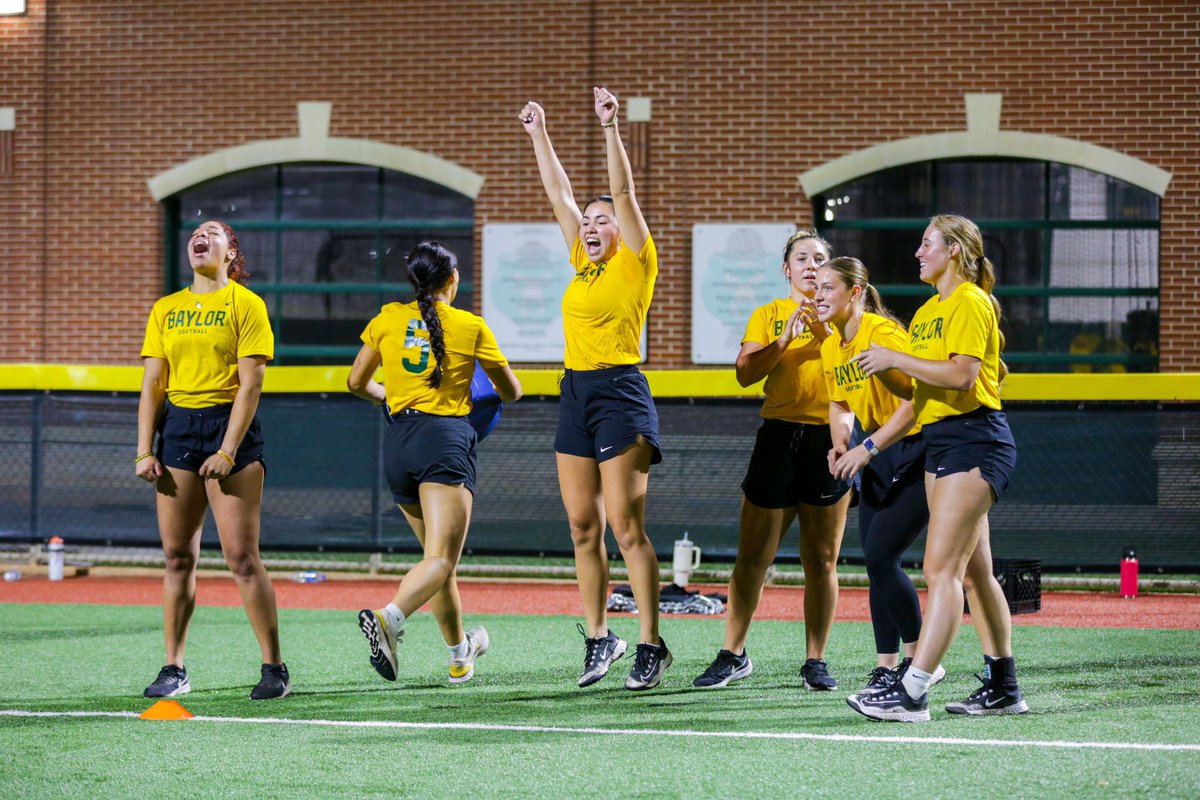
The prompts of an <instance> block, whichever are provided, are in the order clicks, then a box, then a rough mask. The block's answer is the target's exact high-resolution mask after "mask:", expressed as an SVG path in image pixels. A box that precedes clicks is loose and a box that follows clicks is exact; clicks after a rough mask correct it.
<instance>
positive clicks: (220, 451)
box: [217, 450, 236, 467]
mask: <svg viewBox="0 0 1200 800" xmlns="http://www.w3.org/2000/svg"><path fill="white" fill-rule="evenodd" d="M217 455H219V456H220V457H221V458H223V459H225V460H226V461H228V462H229V466H231V467H232V466H236V465H235V464H234V463H233V459H232V458H230V457H229V453H226V452H225V451H224V450H218V451H217Z"/></svg>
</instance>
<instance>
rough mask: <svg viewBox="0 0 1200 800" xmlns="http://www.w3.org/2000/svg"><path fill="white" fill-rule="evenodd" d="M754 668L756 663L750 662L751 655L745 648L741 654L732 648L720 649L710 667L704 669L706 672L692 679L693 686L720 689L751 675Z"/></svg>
mask: <svg viewBox="0 0 1200 800" xmlns="http://www.w3.org/2000/svg"><path fill="white" fill-rule="evenodd" d="M753 669H754V665H753V664H751V663H750V657H749V656H748V655H746V652H745V651H744V650H743V651H742V654H741V655H740V656H739V655H736V654H735V653H734V652H733V651H732V650H720V651H718V652H717V658H716V660H715V661H713V662H712V664H711V665H710V666H709V668H708V669H706V670H704V674H703V675H701V676H700V677H699V678H696V680H694V681H692V686H698V687H700V688H701V689H719V688H721V687H722V686H728V685H729V684H731V683H733V682H734V681H740V680H741V679H742V678H747V677H749V676H750V672H751V671H752V670H753Z"/></svg>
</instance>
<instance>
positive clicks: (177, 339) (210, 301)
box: [142, 281, 275, 408]
mask: <svg viewBox="0 0 1200 800" xmlns="http://www.w3.org/2000/svg"><path fill="white" fill-rule="evenodd" d="M249 356H262V357H264V358H266V359H267V360H268V361H269V360H270V359H272V358H274V357H275V337H274V336H273V335H272V333H271V323H270V321H269V320H268V319H267V305H266V303H264V302H263V301H262V298H261V297H259V296H258V295H256V294H255V293H254V292H252V291H250V290H249V289H247V288H246V287H245V286H242V285H241V284H240V283H235V282H234V281H230V282H229V283H228V284H226V285H225V287H224V288H221V289H218V290H217V291H215V292H209V293H208V294H195V293H193V292H192V290H191V289H190V288H187V289H182V290H180V291H178V292H175V294H169V295H167V296H166V297H163V298H161V299H160V300H159V301H158V302H156V303H155V304H154V308H153V309H151V311H150V319H148V320H147V321H146V338H145V340H144V341H143V343H142V358H165V359H166V360H167V369H168V372H167V399H168V400H170V401H171V402H172V403H173V404H174V405H177V406H180V407H181V408H208V407H210V406H216V405H222V404H224V403H232V402H233V399H234V398H235V397H237V393H238V387H239V386H240V383H239V381H238V369H237V364H238V359H239V358H247V357H249Z"/></svg>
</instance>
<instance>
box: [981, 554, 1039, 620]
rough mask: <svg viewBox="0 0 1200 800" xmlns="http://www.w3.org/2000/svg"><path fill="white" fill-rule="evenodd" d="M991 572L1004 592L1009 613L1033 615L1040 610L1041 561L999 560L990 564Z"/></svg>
mask: <svg viewBox="0 0 1200 800" xmlns="http://www.w3.org/2000/svg"><path fill="white" fill-rule="evenodd" d="M992 572H994V573H995V574H996V580H998V581H1000V588H1001V589H1003V590H1004V599H1006V600H1008V610H1009V611H1011V612H1012V613H1014V614H1033V613H1034V612H1037V611H1041V610H1042V562H1041V561H1039V560H1037V559H1024V560H1020V559H1015V558H1000V559H996V560H995V561H994V562H992Z"/></svg>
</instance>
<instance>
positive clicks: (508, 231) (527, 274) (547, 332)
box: [481, 222, 653, 363]
mask: <svg viewBox="0 0 1200 800" xmlns="http://www.w3.org/2000/svg"><path fill="white" fill-rule="evenodd" d="M481 263H482V265H483V318H484V319H485V320H486V321H487V324H488V327H489V328H491V329H492V333H494V334H496V340H497V341H498V342H499V343H500V350H501V352H503V353H504V355H505V357H506V358H508V360H509V361H518V362H519V361H557V362H559V363H562V360H563V351H564V350H565V349H566V341H565V340H564V339H563V318H562V297H563V292H565V291H566V290H567V286H568V285H569V284H570V283H571V279H572V278H574V277H575V268H574V267H572V266H571V254H570V252H569V251H568V250H567V245H566V242H564V241H563V235H562V228H560V227H558V225H557V224H556V223H553V222H549V223H545V224H540V223H526V224H522V223H493V224H490V225H484V226H483V257H482V259H481ZM651 308H653V305H652V306H651ZM641 350H642V361H643V362H645V360H646V328H645V327H644V326H643V328H642V342H641Z"/></svg>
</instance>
